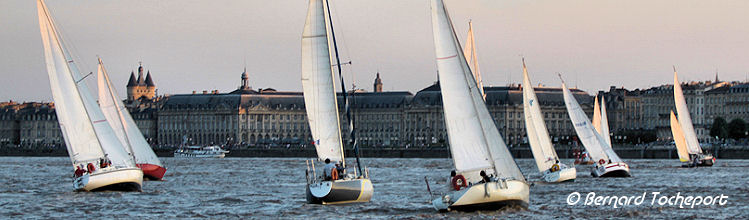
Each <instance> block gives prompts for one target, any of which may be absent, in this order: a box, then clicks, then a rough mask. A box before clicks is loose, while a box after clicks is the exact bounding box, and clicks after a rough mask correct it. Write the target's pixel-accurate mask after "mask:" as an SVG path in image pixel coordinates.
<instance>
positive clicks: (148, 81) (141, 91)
mask: <svg viewBox="0 0 749 220" xmlns="http://www.w3.org/2000/svg"><path fill="white" fill-rule="evenodd" d="M154 97H156V83H154V82H153V79H152V78H151V71H150V70H149V71H148V72H147V73H146V75H145V77H144V76H143V65H142V64H140V65H138V78H137V79H136V78H135V73H134V72H130V80H128V82H127V100H128V101H130V102H132V101H135V100H140V99H143V98H145V99H153V98H154Z"/></svg>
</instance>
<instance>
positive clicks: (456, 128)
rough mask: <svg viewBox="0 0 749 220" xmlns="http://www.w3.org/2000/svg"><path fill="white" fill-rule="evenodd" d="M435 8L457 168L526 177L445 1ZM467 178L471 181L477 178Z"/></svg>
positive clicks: (435, 2) (435, 29) (447, 116)
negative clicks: (491, 110)
mask: <svg viewBox="0 0 749 220" xmlns="http://www.w3.org/2000/svg"><path fill="white" fill-rule="evenodd" d="M431 8H432V31H433V33H434V44H435V54H436V60H437V69H438V70H439V77H440V88H441V91H442V100H443V102H442V103H443V104H442V106H443V108H444V116H445V125H446V127H447V134H448V136H449V137H450V138H449V140H450V152H451V153H452V156H453V161H454V162H455V169H456V170H457V171H458V172H459V173H464V174H465V173H467V172H472V171H479V170H484V169H487V171H492V169H493V171H494V172H495V173H496V175H497V176H499V177H502V178H514V179H518V180H525V178H524V177H523V174H522V173H521V172H520V169H519V168H518V166H517V164H516V163H515V161H514V160H513V158H512V156H511V155H510V152H509V150H508V149H507V146H506V145H505V143H504V141H502V138H501V137H500V135H499V131H498V130H497V128H496V126H495V124H494V120H493V119H492V118H491V116H490V115H489V111H488V110H487V108H486V105H485V104H484V100H483V97H482V95H481V92H480V90H479V89H478V87H477V83H476V80H475V78H474V76H473V74H472V73H471V70H470V68H469V67H468V63H467V62H466V59H465V57H464V55H463V53H462V52H461V51H460V48H461V47H460V43H459V42H458V39H457V35H456V34H455V31H454V29H453V25H452V21H451V20H450V17H449V14H448V12H447V9H445V6H444V4H443V2H442V1H441V0H432V7H431ZM489 173H491V172H489ZM467 177H468V178H469V181H471V180H470V179H473V178H476V177H474V176H472V175H469V176H467ZM474 180H475V179H474Z"/></svg>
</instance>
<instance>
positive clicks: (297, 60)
mask: <svg viewBox="0 0 749 220" xmlns="http://www.w3.org/2000/svg"><path fill="white" fill-rule="evenodd" d="M307 4H308V1H306V0H275V1H265V0H262V1H261V0H214V1H202V0H136V1H125V0H112V1H100V0H98V1H97V0H76V1H70V0H47V5H48V7H49V9H50V11H51V13H52V15H53V16H54V19H55V22H56V23H57V25H58V27H59V28H60V29H61V30H62V32H63V33H62V34H63V38H64V39H65V41H66V43H67V46H68V48H69V50H71V52H72V53H73V55H74V58H75V59H76V61H77V63H78V64H79V65H80V66H79V68H80V69H81V70H82V71H85V72H89V71H96V56H97V55H98V56H99V57H101V58H102V60H103V62H104V64H105V66H106V68H107V70H108V72H109V74H110V75H111V76H110V77H111V79H112V81H113V83H114V84H115V85H121V87H118V88H116V89H117V90H118V92H119V93H120V95H121V97H124V94H125V85H126V84H127V79H128V77H129V75H130V72H131V71H133V70H136V69H137V67H138V63H139V62H142V63H143V66H144V67H145V68H146V69H147V70H150V71H151V73H152V77H153V79H154V81H155V82H156V84H157V85H158V92H159V94H184V93H191V92H192V91H194V90H195V91H199V92H200V91H202V90H208V91H211V90H219V91H221V92H230V91H232V90H234V89H236V88H237V87H238V86H239V85H240V75H241V73H242V70H243V68H244V67H245V65H246V67H247V72H248V73H249V77H250V85H251V86H252V87H253V88H256V89H257V88H275V89H277V90H282V91H301V81H300V77H301V76H300V75H301V56H300V54H301V33H302V28H303V26H304V20H305V17H306V11H307ZM330 4H331V7H332V11H333V22H334V25H335V30H336V35H337V37H338V42H339V44H341V45H340V46H341V53H342V60H344V62H345V61H352V65H347V66H346V67H345V68H344V72H345V75H344V77H345V78H346V80H347V83H346V84H347V86H349V88H350V86H351V85H352V84H355V85H356V86H357V87H358V88H363V89H366V90H369V91H371V90H372V84H373V81H374V77H375V73H376V72H378V71H379V72H380V75H381V77H382V80H383V83H384V89H385V90H389V91H411V92H413V93H415V92H417V91H418V90H420V89H422V88H424V87H427V86H429V85H431V84H432V83H433V82H434V81H436V80H437V76H436V64H435V57H434V56H435V55H434V45H433V38H432V30H431V28H432V26H431V17H430V16H431V15H430V8H429V7H430V4H429V1H428V0H377V1H365V0H332V1H331V3H330ZM445 4H446V7H447V8H448V10H449V12H450V16H451V18H452V20H453V23H454V25H455V26H456V27H455V29H456V32H457V34H458V35H459V39H461V41H463V40H465V38H466V37H465V35H466V32H467V29H468V21H469V20H472V22H473V27H474V35H475V38H476V44H477V51H478V57H479V58H478V60H479V64H480V65H481V72H482V77H483V79H484V85H497V86H501V85H507V84H509V83H519V82H520V80H521V77H522V64H521V56H523V57H525V59H526V63H527V64H528V70H529V73H530V76H531V80H532V82H533V83H534V84H539V83H540V84H544V85H546V86H553V87H559V86H560V80H559V78H558V77H557V75H556V73H557V72H559V73H562V74H563V76H564V78H565V80H566V81H567V82H568V84H570V86H572V87H574V86H577V87H578V88H580V89H583V90H586V91H588V92H589V93H593V92H595V91H598V90H608V88H609V86H617V87H625V88H628V89H634V88H649V87H651V86H657V85H661V84H670V83H672V80H673V78H672V77H673V75H672V74H673V71H672V65H675V66H676V67H677V70H678V71H679V77H680V79H681V80H682V81H689V80H695V81H696V80H710V79H713V78H714V77H715V73H716V71H717V72H718V73H719V75H720V78H721V80H729V81H733V80H738V81H744V80H745V79H746V78H747V77H748V76H749V43H748V42H747V40H748V39H749V23H747V21H749V13H746V12H747V10H749V1H746V0H721V1H701V0H658V1H652V0H631V1H616V0H565V1H559V0H526V1H498V0H445ZM0 76H2V80H0V101H7V100H17V101H52V98H51V97H52V95H51V92H50V89H49V80H48V78H47V72H46V68H45V64H44V57H43V48H42V44H41V37H40V33H39V23H38V18H37V9H36V2H35V1H32V0H1V1H0ZM87 82H88V83H89V85H91V86H90V87H91V88H95V86H94V85H95V79H94V78H93V77H91V79H87Z"/></svg>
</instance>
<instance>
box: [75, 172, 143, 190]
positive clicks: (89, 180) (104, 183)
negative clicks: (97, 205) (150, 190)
mask: <svg viewBox="0 0 749 220" xmlns="http://www.w3.org/2000/svg"><path fill="white" fill-rule="evenodd" d="M142 184H143V171H141V170H140V169H138V168H127V169H116V170H111V171H109V170H107V171H100V172H97V173H93V174H86V175H83V176H81V177H78V178H76V179H75V181H74V188H75V189H76V190H77V191H92V192H96V191H125V192H133V191H138V192H139V191H141V185H142Z"/></svg>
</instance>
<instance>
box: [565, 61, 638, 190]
mask: <svg viewBox="0 0 749 220" xmlns="http://www.w3.org/2000/svg"><path fill="white" fill-rule="evenodd" d="M559 78H560V79H561V75H560V76H559ZM562 91H563V93H564V104H565V106H567V113H568V114H569V116H570V121H572V124H573V126H574V127H575V132H576V133H577V136H578V137H579V138H580V141H581V142H582V143H583V146H584V147H585V149H586V150H587V151H588V155H589V156H590V158H591V159H593V161H596V167H595V168H594V169H593V171H592V172H591V175H593V176H594V177H629V176H630V173H629V165H627V164H626V163H624V162H623V161H622V159H621V158H619V156H618V155H616V153H615V152H614V150H613V149H612V148H611V146H610V145H609V144H608V143H606V140H605V139H604V138H603V137H602V136H601V134H600V133H598V132H597V130H596V129H595V128H594V127H593V124H592V123H591V122H590V120H589V119H588V116H587V115H586V114H585V112H584V111H583V109H582V108H581V107H580V104H579V103H577V100H575V97H574V96H573V95H572V93H571V92H570V90H569V89H568V88H567V85H565V83H564V80H563V81H562ZM597 101H598V100H597V99H596V103H595V105H598V102H597ZM594 109H598V108H594ZM594 114H595V113H594ZM599 114H600V112H599ZM607 130H608V128H607Z"/></svg>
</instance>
